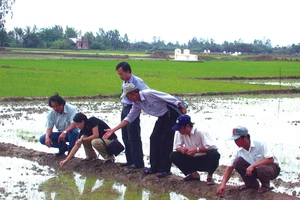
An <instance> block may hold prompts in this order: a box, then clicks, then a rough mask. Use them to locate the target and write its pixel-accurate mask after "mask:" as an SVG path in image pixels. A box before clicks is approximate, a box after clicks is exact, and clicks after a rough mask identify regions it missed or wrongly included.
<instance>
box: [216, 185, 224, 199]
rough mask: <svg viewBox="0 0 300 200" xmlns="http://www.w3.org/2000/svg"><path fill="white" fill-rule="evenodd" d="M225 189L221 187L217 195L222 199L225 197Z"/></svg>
mask: <svg viewBox="0 0 300 200" xmlns="http://www.w3.org/2000/svg"><path fill="white" fill-rule="evenodd" d="M224 191H225V187H222V186H220V187H219V188H218V191H217V194H218V195H220V197H223V196H224Z"/></svg>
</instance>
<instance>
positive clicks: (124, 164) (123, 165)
mask: <svg viewBox="0 0 300 200" xmlns="http://www.w3.org/2000/svg"><path fill="white" fill-rule="evenodd" d="M129 165H132V163H128V162H126V163H121V165H120V166H121V167H127V166H129Z"/></svg>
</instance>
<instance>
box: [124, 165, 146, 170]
mask: <svg viewBox="0 0 300 200" xmlns="http://www.w3.org/2000/svg"><path fill="white" fill-rule="evenodd" d="M127 168H128V169H140V168H144V166H136V165H135V164H132V165H129V166H127Z"/></svg>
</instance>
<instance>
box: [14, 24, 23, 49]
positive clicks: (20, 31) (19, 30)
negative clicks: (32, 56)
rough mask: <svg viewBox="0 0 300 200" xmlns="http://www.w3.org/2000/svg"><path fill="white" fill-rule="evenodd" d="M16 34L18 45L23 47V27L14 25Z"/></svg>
mask: <svg viewBox="0 0 300 200" xmlns="http://www.w3.org/2000/svg"><path fill="white" fill-rule="evenodd" d="M14 34H15V44H16V47H22V44H23V35H24V32H23V29H22V28H19V27H14Z"/></svg>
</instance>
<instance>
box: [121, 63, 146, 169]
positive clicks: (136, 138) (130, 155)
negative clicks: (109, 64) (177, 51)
mask: <svg viewBox="0 0 300 200" xmlns="http://www.w3.org/2000/svg"><path fill="white" fill-rule="evenodd" d="M116 71H117V73H118V75H119V77H120V78H121V79H122V80H123V83H122V91H123V87H124V85H125V84H126V83H133V84H134V85H135V86H136V87H137V88H138V89H139V90H144V89H149V87H148V86H147V85H146V83H145V82H144V81H143V80H142V79H141V78H139V77H137V76H135V75H133V74H132V73H131V67H130V65H129V64H128V63H127V62H120V63H119V64H118V65H117V66H116ZM121 103H122V106H123V108H122V113H121V121H122V120H123V119H124V118H125V117H126V116H127V114H128V113H129V111H130V109H131V108H132V101H130V100H129V99H128V98H127V97H126V96H125V97H123V98H122V100H121ZM122 139H123V142H124V145H125V156H126V163H122V164H121V166H123V167H124V166H127V167H128V168H132V169H138V168H143V167H144V159H143V158H144V153H143V146H142V139H141V127H140V116H139V115H138V116H137V117H136V118H135V120H133V121H132V122H131V123H130V124H128V125H127V126H126V127H123V128H122Z"/></svg>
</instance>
